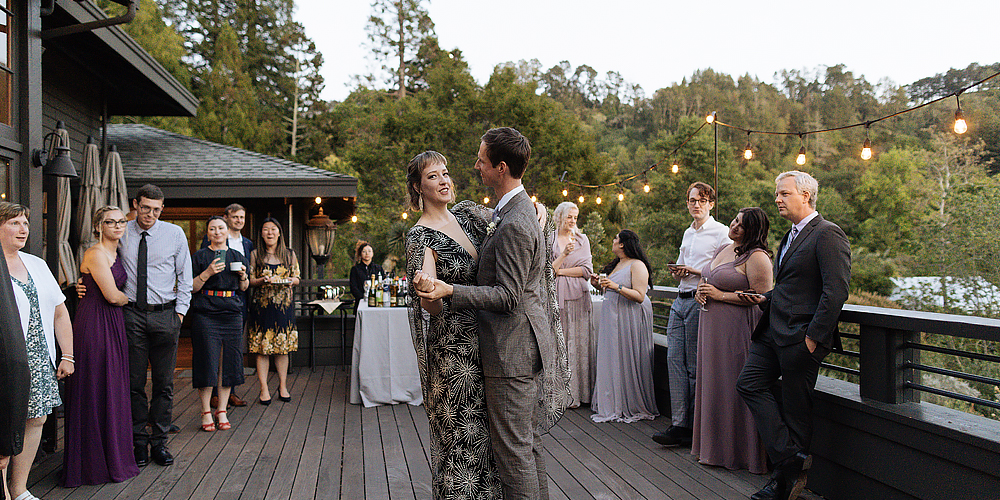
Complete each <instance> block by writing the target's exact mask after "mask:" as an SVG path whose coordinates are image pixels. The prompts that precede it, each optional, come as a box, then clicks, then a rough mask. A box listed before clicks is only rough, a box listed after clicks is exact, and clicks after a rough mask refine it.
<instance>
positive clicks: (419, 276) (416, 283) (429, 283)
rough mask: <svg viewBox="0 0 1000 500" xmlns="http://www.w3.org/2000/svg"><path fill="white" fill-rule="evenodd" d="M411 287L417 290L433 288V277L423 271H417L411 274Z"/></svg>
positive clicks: (425, 290)
mask: <svg viewBox="0 0 1000 500" xmlns="http://www.w3.org/2000/svg"><path fill="white" fill-rule="evenodd" d="M413 289H414V290H416V291H417V292H430V291H433V290H434V278H432V277H431V276H430V275H429V274H427V273H425V272H423V271H417V272H416V273H415V274H414V275H413Z"/></svg>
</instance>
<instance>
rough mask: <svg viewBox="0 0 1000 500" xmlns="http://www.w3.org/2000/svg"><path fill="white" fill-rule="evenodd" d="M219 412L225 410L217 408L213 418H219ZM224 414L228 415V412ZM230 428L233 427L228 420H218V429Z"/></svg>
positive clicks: (225, 429)
mask: <svg viewBox="0 0 1000 500" xmlns="http://www.w3.org/2000/svg"><path fill="white" fill-rule="evenodd" d="M220 413H226V410H219V411H217V412H215V418H219V414H220ZM226 415H228V413H227V414H226ZM227 418H228V417H227ZM232 428H233V425H232V424H230V423H229V422H219V430H220V431H228V430H229V429H232Z"/></svg>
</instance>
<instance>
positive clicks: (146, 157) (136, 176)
mask: <svg viewBox="0 0 1000 500" xmlns="http://www.w3.org/2000/svg"><path fill="white" fill-rule="evenodd" d="M108 144H113V145H115V146H116V147H117V148H118V153H119V154H121V157H122V165H123V166H124V167H125V181H126V184H128V187H129V195H130V196H134V195H135V192H136V191H138V189H139V187H140V186H142V185H143V184H146V183H151V184H156V185H157V186H159V187H160V188H161V189H162V190H163V192H164V194H165V195H166V197H167V198H168V199H176V198H220V197H221V198H243V199H246V198H312V197H316V196H322V197H345V198H355V197H357V193H358V180H357V179H355V178H354V177H351V176H349V175H345V174H338V173H336V172H330V171H328V170H323V169H319V168H315V167H310V166H308V165H303V164H301V163H295V162H293V161H288V160H282V159H281V158H275V157H273V156H268V155H265V154H261V153H255V152H253V151H247V150H245V149H240V148H235V147H232V146H225V145H222V144H217V143H214V142H210V141H206V140H203V139H195V138H194V137H188V136H185V135H181V134H176V133H173V132H167V131H166V130H161V129H158V128H155V127H150V126H149V125H143V124H121V125H109V126H108Z"/></svg>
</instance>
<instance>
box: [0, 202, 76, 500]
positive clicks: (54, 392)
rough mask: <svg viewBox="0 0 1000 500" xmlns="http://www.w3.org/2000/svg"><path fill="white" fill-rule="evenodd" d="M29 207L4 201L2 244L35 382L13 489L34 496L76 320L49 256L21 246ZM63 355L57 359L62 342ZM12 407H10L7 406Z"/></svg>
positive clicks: (69, 368) (0, 206)
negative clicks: (33, 475)
mask: <svg viewBox="0 0 1000 500" xmlns="http://www.w3.org/2000/svg"><path fill="white" fill-rule="evenodd" d="M28 214H29V212H28V209H27V207H24V206H22V205H18V204H16V203H9V202H6V201H4V202H0V246H2V247H3V253H4V259H5V260H6V261H7V271H8V272H9V273H10V280H11V283H12V284H13V285H14V286H13V289H14V297H15V299H16V302H17V312H18V314H19V316H20V320H21V330H22V331H23V332H24V342H25V347H26V350H27V354H28V369H29V371H30V373H31V385H30V388H29V390H28V420H27V421H26V422H25V423H24V425H25V430H24V446H23V447H22V449H21V453H18V454H17V455H14V456H13V457H10V478H9V480H8V481H9V483H8V487H9V491H10V495H11V496H12V497H13V498H21V499H33V498H35V497H34V496H33V495H32V494H31V493H28V472H29V471H31V463H32V462H33V461H34V460H35V452H36V451H38V443H39V442H40V441H41V438H42V424H44V423H45V419H46V416H47V415H48V414H49V413H51V412H52V409H53V408H55V407H57V406H59V405H61V404H62V399H61V398H60V397H59V388H58V387H57V385H56V379H62V378H65V377H68V376H70V375H72V374H73V371H74V369H75V365H74V362H75V359H74V356H73V325H72V324H71V323H70V318H69V311H67V310H66V304H65V302H66V297H65V296H64V295H63V293H62V290H60V289H59V283H58V282H57V281H56V279H55V277H54V276H52V272H51V271H49V266H48V265H47V264H46V263H45V261H44V260H42V259H40V258H38V257H35V256H34V255H30V254H27V253H24V252H21V251H20V250H21V249H22V248H24V245H25V244H26V243H27V242H28ZM57 343H58V344H59V350H60V351H62V356H61V357H60V358H59V360H58V364H57V361H56V344H57ZM5 410H6V409H5Z"/></svg>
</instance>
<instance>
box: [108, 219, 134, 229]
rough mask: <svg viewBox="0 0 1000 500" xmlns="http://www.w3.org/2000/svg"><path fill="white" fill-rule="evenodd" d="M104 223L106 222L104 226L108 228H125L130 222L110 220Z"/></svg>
mask: <svg viewBox="0 0 1000 500" xmlns="http://www.w3.org/2000/svg"><path fill="white" fill-rule="evenodd" d="M102 222H104V225H105V226H108V227H111V226H115V227H119V226H124V225H125V224H128V220H126V219H121V220H113V219H108V220H106V221H102Z"/></svg>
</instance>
